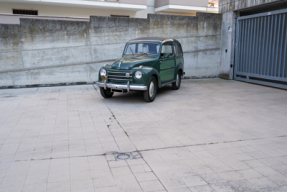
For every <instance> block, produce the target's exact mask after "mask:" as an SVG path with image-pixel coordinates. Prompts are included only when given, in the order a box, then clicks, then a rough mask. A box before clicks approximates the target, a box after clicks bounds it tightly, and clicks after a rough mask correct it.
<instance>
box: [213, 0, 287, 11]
mask: <svg viewBox="0 0 287 192" xmlns="http://www.w3.org/2000/svg"><path fill="white" fill-rule="evenodd" d="M276 1H286V0H219V13H225V12H229V11H236V10H239V9H244V8H250V7H255V6H258V5H263V4H266V3H271V2H276Z"/></svg>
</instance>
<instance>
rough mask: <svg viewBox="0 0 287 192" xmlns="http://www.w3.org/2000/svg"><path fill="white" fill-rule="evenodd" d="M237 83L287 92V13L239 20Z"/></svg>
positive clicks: (270, 13)
mask: <svg viewBox="0 0 287 192" xmlns="http://www.w3.org/2000/svg"><path fill="white" fill-rule="evenodd" d="M235 46H236V47H235V66H234V67H235V68H234V79H235V80H240V81H247V82H252V83H258V84H264V85H269V86H274V87H280V88H284V89H287V9H284V10H280V11H273V12H267V13H262V14H256V15H251V16H243V17H239V18H237V26H236V45H235Z"/></svg>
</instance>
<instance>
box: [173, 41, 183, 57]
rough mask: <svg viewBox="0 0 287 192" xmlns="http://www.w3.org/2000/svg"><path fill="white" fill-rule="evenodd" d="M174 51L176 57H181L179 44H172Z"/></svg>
mask: <svg viewBox="0 0 287 192" xmlns="http://www.w3.org/2000/svg"><path fill="white" fill-rule="evenodd" d="M174 51H175V55H176V56H183V54H182V50H181V46H180V44H178V43H176V44H174Z"/></svg>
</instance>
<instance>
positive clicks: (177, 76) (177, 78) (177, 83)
mask: <svg viewBox="0 0 287 192" xmlns="http://www.w3.org/2000/svg"><path fill="white" fill-rule="evenodd" d="M178 85H179V75H178V74H177V75H176V86H177V87H178Z"/></svg>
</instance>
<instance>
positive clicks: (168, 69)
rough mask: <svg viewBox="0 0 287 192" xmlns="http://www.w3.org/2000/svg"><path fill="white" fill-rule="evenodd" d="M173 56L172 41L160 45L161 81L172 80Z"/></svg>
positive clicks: (173, 69) (173, 71) (173, 70)
mask: <svg viewBox="0 0 287 192" xmlns="http://www.w3.org/2000/svg"><path fill="white" fill-rule="evenodd" d="M174 73H175V57H174V50H173V44H172V43H165V44H163V45H162V49H161V57H160V78H161V81H162V83H166V82H169V81H172V80H174Z"/></svg>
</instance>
